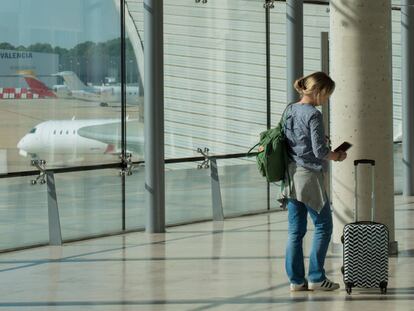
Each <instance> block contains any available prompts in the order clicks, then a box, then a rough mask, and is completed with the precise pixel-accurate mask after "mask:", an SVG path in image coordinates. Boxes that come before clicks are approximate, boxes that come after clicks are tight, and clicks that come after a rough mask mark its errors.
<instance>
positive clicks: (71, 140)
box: [17, 119, 144, 162]
mask: <svg viewBox="0 0 414 311" xmlns="http://www.w3.org/2000/svg"><path fill="white" fill-rule="evenodd" d="M127 129H128V134H129V136H128V146H127V149H128V152H131V153H134V154H135V155H138V156H142V155H143V154H144V137H143V136H144V134H143V133H144V125H143V124H142V123H139V122H138V121H137V120H128V121H127ZM120 140H121V122H120V121H119V120H117V119H96V120H75V119H72V120H54V121H45V122H42V123H40V124H38V125H36V126H35V127H34V128H33V129H31V130H30V132H29V133H27V134H26V135H25V136H24V137H23V138H22V139H21V140H20V141H19V142H18V144H17V148H18V149H19V154H20V155H22V156H24V157H27V156H30V157H31V158H32V159H42V160H46V161H48V160H50V159H54V157H55V156H60V157H63V158H64V159H66V160H68V161H71V160H78V159H79V158H82V157H83V156H85V155H90V154H114V155H118V154H119V153H120V147H119V146H120V144H121V143H120ZM65 162H66V161H65Z"/></svg>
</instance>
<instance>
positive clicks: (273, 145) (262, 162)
mask: <svg viewBox="0 0 414 311" xmlns="http://www.w3.org/2000/svg"><path fill="white" fill-rule="evenodd" d="M288 106H289V105H288ZM286 109H287V107H286ZM286 109H285V111H284V112H283V114H282V118H281V120H280V121H279V124H278V125H277V126H276V127H275V128H272V129H269V130H267V131H264V132H262V133H260V141H259V142H258V143H257V144H256V145H255V146H253V147H252V148H251V149H250V150H249V151H248V154H249V153H250V152H251V151H252V150H253V149H254V148H256V147H257V146H263V148H264V150H263V151H261V152H258V153H257V155H256V163H257V167H258V169H259V172H260V174H262V176H264V177H266V179H267V181H268V182H277V181H284V179H285V173H286V170H287V166H288V153H287V142H286V137H285V133H284V129H283V127H284V120H285V119H284V115H285V112H286Z"/></svg>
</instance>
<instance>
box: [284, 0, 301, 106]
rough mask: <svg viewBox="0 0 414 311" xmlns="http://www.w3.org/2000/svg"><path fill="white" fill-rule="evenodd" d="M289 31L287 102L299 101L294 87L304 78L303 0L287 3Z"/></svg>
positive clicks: (287, 27) (287, 26)
mask: <svg viewBox="0 0 414 311" xmlns="http://www.w3.org/2000/svg"><path fill="white" fill-rule="evenodd" d="M286 30H287V35H286V37H287V55H286V61H287V100H288V103H292V102H295V101H298V100H299V94H298V92H296V90H295V88H294V87H293V83H294V82H295V80H296V79H298V78H300V77H302V76H303V0H287V1H286Z"/></svg>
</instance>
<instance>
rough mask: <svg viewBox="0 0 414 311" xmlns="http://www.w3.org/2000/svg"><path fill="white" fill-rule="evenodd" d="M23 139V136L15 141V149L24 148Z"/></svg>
mask: <svg viewBox="0 0 414 311" xmlns="http://www.w3.org/2000/svg"><path fill="white" fill-rule="evenodd" d="M24 141H25V139H24V137H23V138H22V139H20V141H19V142H18V143H17V149H24V145H25V143H24Z"/></svg>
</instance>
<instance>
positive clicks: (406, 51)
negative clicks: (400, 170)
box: [401, 0, 414, 196]
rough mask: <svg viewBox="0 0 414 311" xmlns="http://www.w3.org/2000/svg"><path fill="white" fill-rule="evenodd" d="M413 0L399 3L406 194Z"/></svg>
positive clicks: (413, 177) (412, 124)
mask: <svg viewBox="0 0 414 311" xmlns="http://www.w3.org/2000/svg"><path fill="white" fill-rule="evenodd" d="M413 36H414V0H403V1H402V3H401V52H402V55H401V56H402V57H401V75H402V77H401V78H402V79H401V87H402V89H401V91H402V106H403V113H402V116H403V133H402V140H403V165H404V166H403V167H404V188H403V193H404V195H407V196H412V195H414V163H413V162H414V134H413V132H414V55H413V53H414V38H413Z"/></svg>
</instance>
